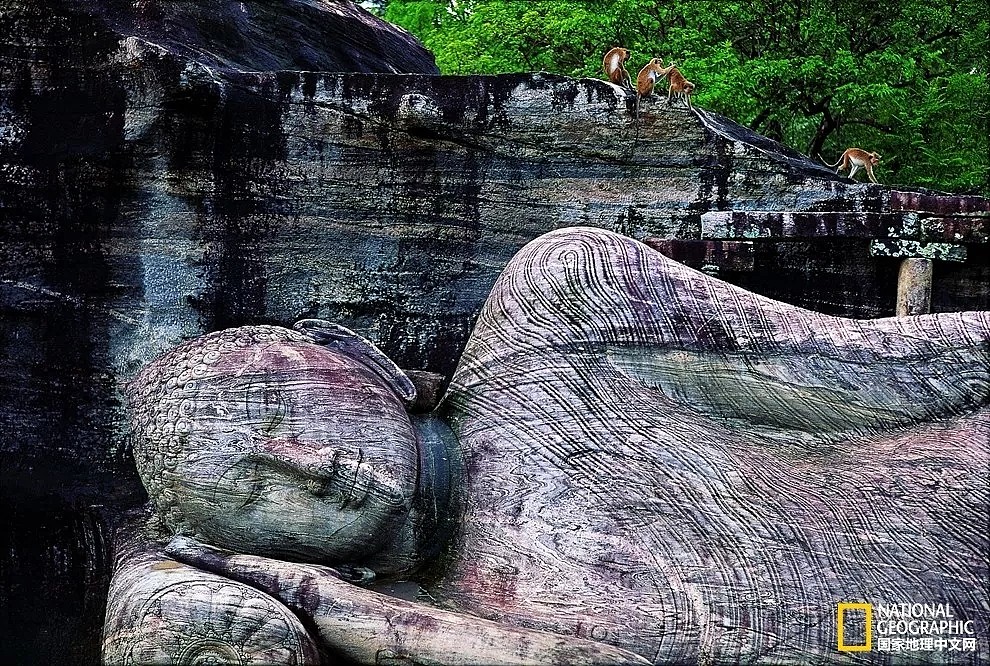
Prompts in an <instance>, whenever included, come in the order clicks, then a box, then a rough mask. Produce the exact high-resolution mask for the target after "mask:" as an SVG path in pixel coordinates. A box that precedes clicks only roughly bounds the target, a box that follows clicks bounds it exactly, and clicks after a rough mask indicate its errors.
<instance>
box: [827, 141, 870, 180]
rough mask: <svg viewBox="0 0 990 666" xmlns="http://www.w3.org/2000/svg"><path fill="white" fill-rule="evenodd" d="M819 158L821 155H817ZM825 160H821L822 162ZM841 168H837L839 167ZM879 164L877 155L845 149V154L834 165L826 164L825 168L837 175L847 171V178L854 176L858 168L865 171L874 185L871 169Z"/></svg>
mask: <svg viewBox="0 0 990 666" xmlns="http://www.w3.org/2000/svg"><path fill="white" fill-rule="evenodd" d="M819 157H821V155H819ZM824 161H825V160H822V162H824ZM840 164H841V165H842V166H839V165H840ZM878 164H880V155H879V154H878V153H868V152H866V151H865V150H863V149H862V148H846V150H845V152H844V153H842V157H840V158H839V161H838V162H836V163H835V164H827V163H826V165H825V166H827V167H829V168H830V169H835V167H839V168H838V169H835V172H836V173H838V172H840V171H842V170H843V169H849V178H852V177H853V176H855V175H856V172H857V171H859V169H860V167H863V168H864V169H866V175H867V176H869V177H870V182H873V183H876V182H877V179H876V178H874V177H873V167H875V166H876V165H878Z"/></svg>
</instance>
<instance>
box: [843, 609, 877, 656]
mask: <svg viewBox="0 0 990 666" xmlns="http://www.w3.org/2000/svg"><path fill="white" fill-rule="evenodd" d="M846 611H854V612H858V611H863V612H864V613H865V614H866V617H865V619H864V621H863V626H864V627H866V629H865V631H864V633H865V634H866V639H865V640H864V641H863V643H862V645H849V644H847V643H846ZM835 621H836V623H837V626H838V627H839V650H841V651H843V652H869V651H870V649H872V647H873V605H872V604H852V603H846V604H839V605H838V608H837V610H836V619H835Z"/></svg>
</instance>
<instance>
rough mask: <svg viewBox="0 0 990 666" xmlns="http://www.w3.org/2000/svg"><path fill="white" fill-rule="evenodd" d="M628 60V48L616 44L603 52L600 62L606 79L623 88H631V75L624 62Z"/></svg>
mask: <svg viewBox="0 0 990 666" xmlns="http://www.w3.org/2000/svg"><path fill="white" fill-rule="evenodd" d="M627 60H629V49H624V48H621V47H618V46H616V47H615V48H613V49H611V50H610V51H609V52H608V53H606V54H605V58H603V59H602V64H603V65H604V66H605V73H606V74H607V75H608V80H609V81H611V82H612V83H614V84H616V85H618V86H622V87H623V88H630V89H631V88H632V77H631V76H629V72H628V70H626V67H625V64H624V63H625V62H626V61H627Z"/></svg>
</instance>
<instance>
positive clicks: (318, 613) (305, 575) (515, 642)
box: [168, 537, 648, 666]
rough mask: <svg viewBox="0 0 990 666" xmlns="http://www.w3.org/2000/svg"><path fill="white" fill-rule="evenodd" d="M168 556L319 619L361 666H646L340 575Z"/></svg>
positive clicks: (213, 557) (189, 546)
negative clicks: (388, 665) (388, 664)
mask: <svg viewBox="0 0 990 666" xmlns="http://www.w3.org/2000/svg"><path fill="white" fill-rule="evenodd" d="M168 553H169V554H170V555H171V556H172V557H175V558H177V559H179V560H182V561H184V562H186V563H188V564H191V565H193V566H196V567H200V568H202V569H205V570H207V571H212V572H214V573H217V574H220V575H223V576H226V577H229V578H232V579H234V580H237V581H240V582H243V583H247V584H249V585H252V586H254V587H257V588H258V589H260V590H262V591H264V592H266V593H268V594H271V595H272V596H274V597H276V598H278V599H280V600H281V601H282V603H284V604H286V605H287V606H288V607H289V608H291V609H292V610H293V611H295V612H296V613H297V614H298V615H300V616H301V617H303V618H309V619H310V620H312V623H313V625H314V626H315V627H316V629H317V632H318V634H319V638H320V640H321V641H322V642H323V643H324V645H325V646H326V647H328V648H329V649H331V650H333V651H334V652H336V653H338V654H340V655H342V656H346V657H347V658H349V659H352V660H353V661H355V662H356V663H359V664H376V663H381V662H382V661H392V660H397V661H407V662H410V663H443V664H450V665H451V666H453V665H456V664H504V665H507V666H508V665H512V664H533V663H567V664H645V663H648V662H647V661H645V660H644V659H643V658H642V657H639V656H638V655H636V654H633V653H631V652H627V651H625V650H620V649H618V648H615V647H612V646H610V645H606V644H604V643H597V642H594V641H587V640H582V639H578V638H572V637H568V636H559V635H556V634H550V633H545V632H540V631H533V630H529V629H521V628H516V627H505V626H502V625H500V624H498V623H496V622H491V621H488V620H483V619H480V618H477V617H474V616H470V615H463V614H460V613H455V612H451V611H445V610H440V609H437V608H433V607H431V606H426V605H422V604H416V603H412V602H409V601H404V600H401V599H396V598H393V597H389V596H386V595H383V594H379V593H376V592H372V591H370V590H366V589H363V588H360V587H357V586H355V585H352V584H351V583H348V582H346V581H344V580H341V578H340V577H339V574H338V573H337V572H336V571H334V570H333V569H330V568H327V567H321V566H316V565H308V564H297V563H290V562H282V561H279V560H272V559H268V558H263V557H256V556H253V555H234V554H229V553H227V552H225V551H221V550H218V549H215V548H212V547H209V546H205V545H203V544H201V543H199V542H197V541H194V540H192V539H188V538H185V537H176V538H175V539H173V541H172V543H171V544H169V547H168Z"/></svg>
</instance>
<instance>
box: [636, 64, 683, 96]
mask: <svg viewBox="0 0 990 666" xmlns="http://www.w3.org/2000/svg"><path fill="white" fill-rule="evenodd" d="M672 69H674V63H670V67H666V68H665V67H664V66H663V59H662V58H654V59H653V60H651V61H650V62H648V63H646V67H644V68H643V69H641V70H639V76H637V77H636V92H637V93H638V94H639V96H640V97H649V96H650V95H652V94H653V88H654V87H655V86H656V85H657V79H662V78H663V77H665V76H667V74H668V73H669V72H670V70H672Z"/></svg>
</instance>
